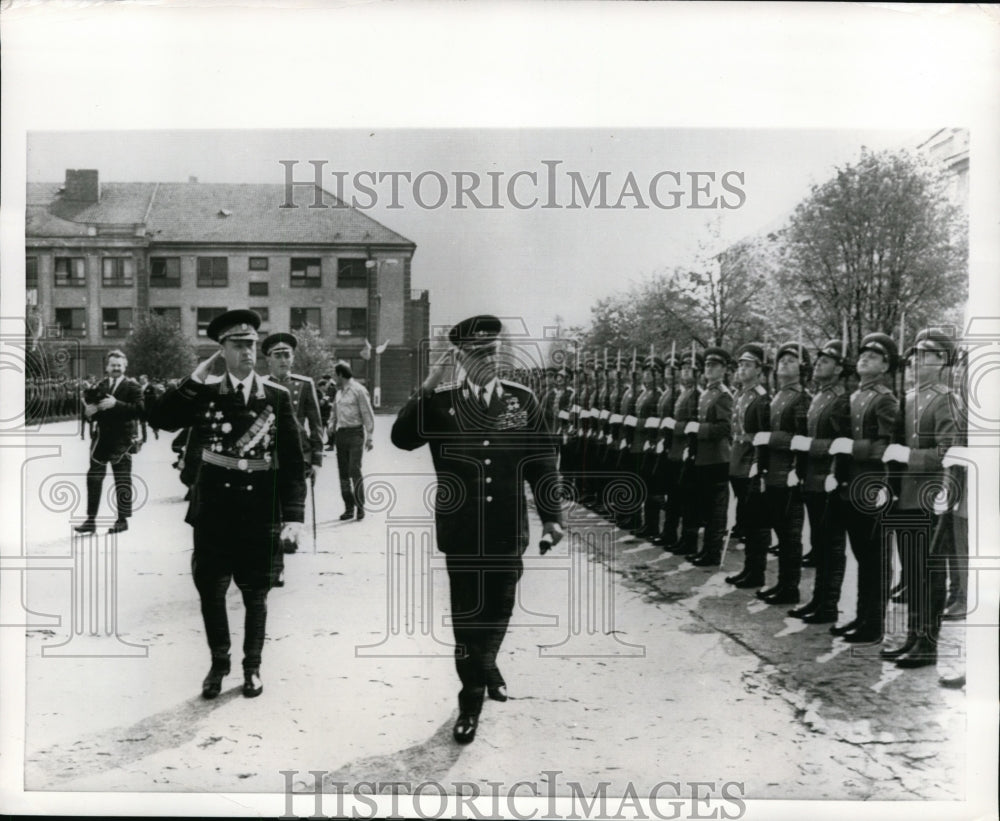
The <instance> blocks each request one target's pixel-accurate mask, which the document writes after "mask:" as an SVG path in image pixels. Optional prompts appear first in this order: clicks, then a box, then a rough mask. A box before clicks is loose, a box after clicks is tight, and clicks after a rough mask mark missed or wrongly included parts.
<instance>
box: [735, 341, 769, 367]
mask: <svg viewBox="0 0 1000 821" xmlns="http://www.w3.org/2000/svg"><path fill="white" fill-rule="evenodd" d="M766 359H767V357H766V356H765V354H764V346H763V345H761V344H760V343H758V342H747V344H746V345H744V346H743V347H742V348H740V350H739V356H737V357H736V361H737V362H744V361H745V362H754V363H756V364H757V365H761V366H763V365H764V363H765V361H766Z"/></svg>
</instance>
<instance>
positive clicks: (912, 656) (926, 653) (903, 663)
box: [896, 639, 937, 670]
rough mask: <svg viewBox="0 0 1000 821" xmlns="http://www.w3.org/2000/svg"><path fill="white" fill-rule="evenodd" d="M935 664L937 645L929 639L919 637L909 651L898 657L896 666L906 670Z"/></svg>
mask: <svg viewBox="0 0 1000 821" xmlns="http://www.w3.org/2000/svg"><path fill="white" fill-rule="evenodd" d="M933 664H937V645H936V644H935V643H934V642H933V641H931V640H929V639H919V640H918V641H917V642H916V643H915V644H914V645H913V647H911V648H910V650H909V651H908V652H906V653H904V654H903V655H901V656H899V658H897V659H896V666H897V667H902V668H903V669H904V670H912V669H915V668H917V667H930V666H931V665H933Z"/></svg>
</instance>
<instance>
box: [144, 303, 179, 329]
mask: <svg viewBox="0 0 1000 821" xmlns="http://www.w3.org/2000/svg"><path fill="white" fill-rule="evenodd" d="M149 312H150V313H151V314H152V315H153V316H162V317H163V318H164V319H166V320H167V321H168V322H170V323H171V324H173V325H176V326H177V327H178V328H179V327H180V326H181V309H180V308H159V307H157V308H150V309H149Z"/></svg>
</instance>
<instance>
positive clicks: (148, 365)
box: [124, 314, 198, 380]
mask: <svg viewBox="0 0 1000 821" xmlns="http://www.w3.org/2000/svg"><path fill="white" fill-rule="evenodd" d="M124 351H125V355H126V356H127V357H128V367H129V371H130V372H131V373H133V374H146V375H147V376H149V378H150V379H158V380H160V379H162V380H167V379H174V378H176V377H180V376H184V375H186V374H189V373H191V371H193V370H194V367H195V364H196V363H197V361H198V360H197V356H196V355H195V352H194V347H193V346H192V345H191V344H190V343H189V342H188V340H187V337H185V336H184V334H183V333H182V332H181V329H180V326H178V325H176V324H175V323H173V322H171V321H170V320H169V319H167V318H166V317H163V316H159V315H157V314H148V315H146V316H143V317H141V318H140V319H139V320H138V321H137V322H136V323H135V325H133V326H132V333H130V334H129V336H128V339H126V340H125V345H124Z"/></svg>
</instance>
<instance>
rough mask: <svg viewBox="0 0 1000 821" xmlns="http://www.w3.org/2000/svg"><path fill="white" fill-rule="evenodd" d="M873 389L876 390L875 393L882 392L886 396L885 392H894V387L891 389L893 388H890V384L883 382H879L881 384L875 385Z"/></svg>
mask: <svg viewBox="0 0 1000 821" xmlns="http://www.w3.org/2000/svg"><path fill="white" fill-rule="evenodd" d="M872 390H873V391H875V393H880V394H882V395H883V396H884V395H885V394H887V393H888V394H891V393H892V389H891V388H890V387H889V386H888V385H883V384H882V383H879V384H877V385H875V386H874V387H873V388H872Z"/></svg>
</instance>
